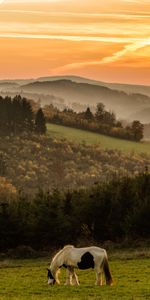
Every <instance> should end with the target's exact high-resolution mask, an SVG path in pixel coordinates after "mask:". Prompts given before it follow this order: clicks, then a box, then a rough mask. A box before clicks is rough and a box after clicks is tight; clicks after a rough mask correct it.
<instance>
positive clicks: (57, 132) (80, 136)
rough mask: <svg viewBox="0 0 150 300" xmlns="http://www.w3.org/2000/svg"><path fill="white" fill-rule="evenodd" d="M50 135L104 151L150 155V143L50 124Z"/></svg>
mask: <svg viewBox="0 0 150 300" xmlns="http://www.w3.org/2000/svg"><path fill="white" fill-rule="evenodd" d="M47 128H48V134H49V135H50V136H52V137H53V138H57V139H60V138H61V139H67V140H71V141H73V142H76V143H82V142H85V143H86V144H98V145H101V147H102V148H103V149H117V150H120V151H122V152H125V153H130V152H136V153H147V154H150V142H133V141H127V140H121V139H117V138H113V137H109V136H106V135H101V134H98V133H94V132H89V131H84V130H81V129H75V128H70V127H65V126H61V125H55V124H48V125H47Z"/></svg>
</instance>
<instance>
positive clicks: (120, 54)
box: [53, 38, 150, 73]
mask: <svg viewBox="0 0 150 300" xmlns="http://www.w3.org/2000/svg"><path fill="white" fill-rule="evenodd" d="M148 45H150V38H149V39H146V40H143V41H139V42H135V43H132V44H129V45H125V46H124V48H123V49H122V50H121V51H116V52H115V53H113V54H112V55H111V56H106V57H104V58H102V59H101V60H99V61H98V60H95V61H88V62H79V63H71V64H67V65H64V66H62V67H59V68H55V69H54V70H53V71H54V73H57V72H58V70H59V72H62V73H65V72H68V71H72V70H75V69H81V68H83V67H88V66H100V65H107V64H110V63H113V62H116V61H119V60H120V59H121V58H122V59H123V58H124V57H126V55H127V54H128V55H129V56H130V55H131V54H133V53H134V52H135V51H137V50H139V49H142V48H143V47H145V46H148Z"/></svg>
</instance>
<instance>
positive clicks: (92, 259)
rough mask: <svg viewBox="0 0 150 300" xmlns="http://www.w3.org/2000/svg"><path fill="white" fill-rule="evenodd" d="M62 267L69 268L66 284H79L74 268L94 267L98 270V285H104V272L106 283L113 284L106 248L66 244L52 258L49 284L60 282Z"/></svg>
mask: <svg viewBox="0 0 150 300" xmlns="http://www.w3.org/2000/svg"><path fill="white" fill-rule="evenodd" d="M61 267H65V268H66V269H67V278H66V285H72V284H73V285H79V281H78V277H77V274H76V273H75V271H74V269H75V268H78V269H82V270H85V269H89V268H92V269H94V270H95V272H96V285H102V273H103V272H104V275H105V279H106V284H107V285H112V276H111V273H110V269H109V265H108V258H107V253H106V250H105V249H102V248H99V247H95V246H91V247H85V248H75V247H74V246H72V245H68V246H65V247H64V248H63V249H62V250H60V251H59V252H58V253H57V254H56V255H55V256H54V257H53V259H52V261H51V264H50V268H49V269H48V284H50V285H52V284H54V283H58V284H60V282H59V279H58V273H59V270H60V268H61Z"/></svg>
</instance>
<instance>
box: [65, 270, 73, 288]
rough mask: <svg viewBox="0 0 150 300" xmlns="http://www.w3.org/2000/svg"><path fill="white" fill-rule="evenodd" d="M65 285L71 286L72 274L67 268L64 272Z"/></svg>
mask: <svg viewBox="0 0 150 300" xmlns="http://www.w3.org/2000/svg"><path fill="white" fill-rule="evenodd" d="M65 285H72V273H71V271H70V268H69V267H68V268H67V270H66V282H65Z"/></svg>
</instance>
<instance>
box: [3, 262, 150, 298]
mask: <svg viewBox="0 0 150 300" xmlns="http://www.w3.org/2000/svg"><path fill="white" fill-rule="evenodd" d="M48 266H49V259H48V258H47V259H34V260H33V259H31V260H4V261H1V262H0V299H1V300H14V299H16V300H27V299H29V300H31V299H32V300H46V299H53V300H65V299H71V300H76V299H81V300H83V299H84V300H89V299H92V300H111V299H112V300H143V299H150V273H149V271H150V258H146V257H143V258H140V257H139V258H136V257H135V258H134V259H127V258H122V259H118V258H112V259H111V260H110V267H111V272H112V275H113V279H114V283H115V284H114V286H111V287H110V286H106V285H103V286H102V287H99V286H95V285H94V282H95V273H94V271H93V270H86V271H77V274H78V276H79V280H80V286H65V285H64V281H65V270H64V269H62V270H61V274H60V279H61V283H62V284H61V285H59V286H58V285H55V286H48V285H47V271H46V268H47V267H48Z"/></svg>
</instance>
